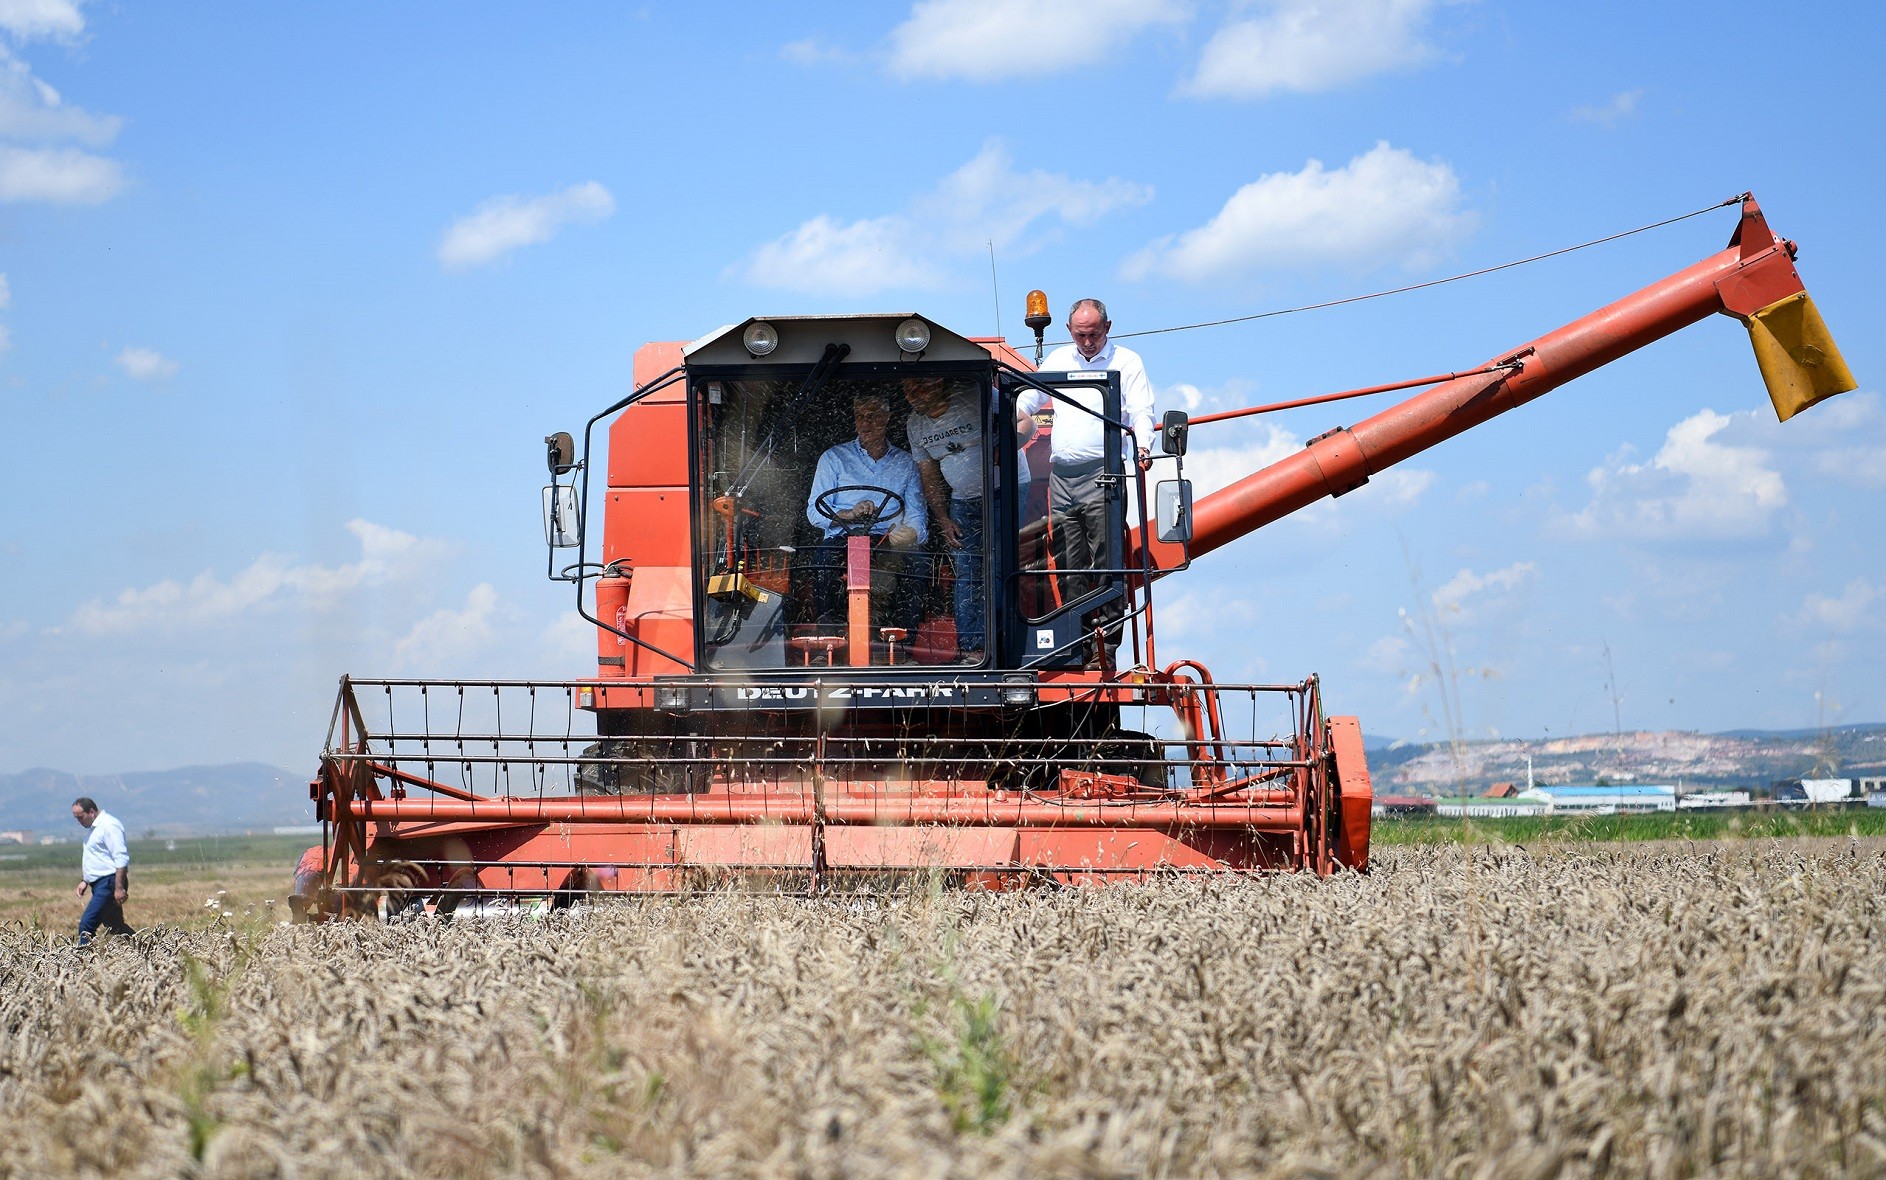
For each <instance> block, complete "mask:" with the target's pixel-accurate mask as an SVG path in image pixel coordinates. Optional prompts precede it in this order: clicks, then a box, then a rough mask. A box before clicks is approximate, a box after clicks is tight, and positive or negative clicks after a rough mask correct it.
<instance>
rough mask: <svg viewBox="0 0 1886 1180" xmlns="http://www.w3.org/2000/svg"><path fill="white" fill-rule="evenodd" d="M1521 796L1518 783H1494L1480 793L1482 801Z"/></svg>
mask: <svg viewBox="0 0 1886 1180" xmlns="http://www.w3.org/2000/svg"><path fill="white" fill-rule="evenodd" d="M1518 794H1519V784H1518V783H1494V784H1493V785H1492V786H1490V787H1488V788H1487V789H1486V790H1484V791H1482V792H1481V793H1480V797H1481V798H1482V799H1511V798H1513V797H1515V796H1516V795H1518Z"/></svg>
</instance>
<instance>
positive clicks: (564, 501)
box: [544, 434, 583, 549]
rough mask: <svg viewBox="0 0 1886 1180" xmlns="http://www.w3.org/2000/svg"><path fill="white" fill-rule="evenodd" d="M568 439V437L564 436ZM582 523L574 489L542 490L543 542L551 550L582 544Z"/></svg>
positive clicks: (557, 486) (559, 486)
mask: <svg viewBox="0 0 1886 1180" xmlns="http://www.w3.org/2000/svg"><path fill="white" fill-rule="evenodd" d="M563 437H564V438H566V439H567V438H569V437H570V436H569V435H567V434H566V435H564V436H563ZM582 533H583V521H582V517H581V515H580V514H579V513H578V511H577V508H576V489H575V488H573V487H570V486H569V485H567V484H551V485H550V486H549V487H547V488H545V489H544V541H545V542H546V543H547V544H549V546H550V547H551V548H552V549H574V548H576V547H577V546H578V545H581V544H582V543H583V537H582Z"/></svg>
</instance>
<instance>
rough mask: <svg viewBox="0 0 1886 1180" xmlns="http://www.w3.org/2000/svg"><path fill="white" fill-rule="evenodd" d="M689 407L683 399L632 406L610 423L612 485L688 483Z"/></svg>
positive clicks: (616, 486)
mask: <svg viewBox="0 0 1886 1180" xmlns="http://www.w3.org/2000/svg"><path fill="white" fill-rule="evenodd" d="M691 457H692V452H691V451H690V450H689V449H688V408H687V406H686V405H684V404H681V403H679V402H659V403H655V404H637V405H633V406H630V407H629V408H628V409H626V410H624V411H622V413H621V414H620V415H618V416H617V417H616V420H615V421H614V422H613V423H611V424H610V426H609V486H610V487H612V488H682V489H685V488H686V487H687V486H688V463H689V460H690V458H691Z"/></svg>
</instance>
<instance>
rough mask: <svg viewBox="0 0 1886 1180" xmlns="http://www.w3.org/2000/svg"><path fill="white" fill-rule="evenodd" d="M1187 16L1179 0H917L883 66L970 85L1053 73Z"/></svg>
mask: <svg viewBox="0 0 1886 1180" xmlns="http://www.w3.org/2000/svg"><path fill="white" fill-rule="evenodd" d="M1189 16H1190V8H1189V5H1187V4H1185V3H1182V2H1180V0H1031V2H1030V3H1025V4H1018V3H1015V2H1014V0H917V3H916V4H914V5H913V6H912V7H911V10H910V16H909V17H908V18H907V19H906V20H905V21H904V23H903V24H901V25H899V26H897V28H896V29H895V30H893V31H892V33H891V38H890V57H889V60H888V61H887V62H886V68H887V69H888V70H889V71H890V73H891V74H892V75H893V76H895V77H899V78H906V79H909V78H964V79H967V80H969V81H972V82H989V81H993V80H995V79H998V78H1012V77H1028V76H1038V75H1041V74H1044V73H1058V72H1061V71H1064V70H1071V69H1075V68H1077V67H1080V66H1087V65H1092V64H1094V63H1095V62H1098V61H1101V60H1103V59H1104V58H1105V57H1106V56H1107V55H1108V54H1109V53H1111V52H1112V51H1113V50H1114V49H1115V48H1117V47H1118V46H1121V45H1125V44H1127V43H1129V42H1131V41H1132V40H1133V39H1134V38H1135V37H1137V36H1139V35H1140V34H1141V33H1142V32H1143V31H1144V30H1146V29H1149V28H1152V27H1154V26H1156V25H1162V24H1178V23H1182V22H1183V21H1185V20H1186V19H1187V18H1188V17H1189Z"/></svg>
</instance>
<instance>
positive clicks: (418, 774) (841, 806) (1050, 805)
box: [314, 677, 1337, 911]
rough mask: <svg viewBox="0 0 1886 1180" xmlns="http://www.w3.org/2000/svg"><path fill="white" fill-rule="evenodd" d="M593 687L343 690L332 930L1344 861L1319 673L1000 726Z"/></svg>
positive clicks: (328, 826) (328, 778) (330, 858)
mask: <svg viewBox="0 0 1886 1180" xmlns="http://www.w3.org/2000/svg"><path fill="white" fill-rule="evenodd" d="M835 683H836V682H835V681H833V682H828V683H826V684H825V685H824V686H823V687H824V688H830V687H833V685H834V684H835ZM586 687H589V686H586V685H584V684H581V683H576V682H529V681H419V680H357V679H349V680H344V681H343V682H342V685H341V691H340V696H339V698H338V699H337V701H336V703H335V708H334V714H333V722H332V724H331V726H330V731H329V736H328V741H327V746H326V749H325V751H324V753H323V755H322V769H321V776H320V778H318V779H317V780H316V781H315V783H314V793H315V796H316V799H317V803H318V807H319V815H320V818H321V819H322V821H323V823H324V825H325V832H326V835H325V836H324V846H325V848H326V849H327V853H326V858H325V863H326V866H327V889H328V892H329V893H330V894H331V895H332V897H333V899H334V900H333V901H332V902H330V904H329V907H328V908H329V909H330V911H334V910H340V909H345V908H346V907H347V906H349V905H356V906H358V905H378V906H380V907H382V908H384V907H385V906H386V905H387V904H388V898H389V897H392V898H393V899H394V900H397V901H400V902H402V903H404V902H410V901H416V900H419V899H424V900H426V901H427V903H428V904H430V905H433V906H437V907H444V908H447V909H450V908H452V907H454V906H456V905H458V904H461V903H462V902H463V901H464V900H465V899H474V898H475V899H479V904H483V903H484V899H485V898H486V897H487V895H494V894H496V895H519V894H531V895H543V896H547V897H548V898H549V900H550V902H551V903H552V904H563V903H567V902H569V901H571V900H574V899H575V898H576V897H579V896H582V895H585V894H589V893H594V892H599V891H600V892H612V891H649V890H663V891H665V890H674V889H686V888H693V887H698V886H702V885H716V884H720V883H724V882H726V881H728V880H730V879H761V880H764V881H765V882H766V883H767V884H768V885H769V887H776V888H785V889H822V888H828V887H830V886H831V885H833V884H836V883H838V882H840V881H842V880H849V879H855V878H864V877H872V876H882V875H884V874H887V873H920V872H942V873H945V874H948V875H950V876H951V877H952V879H957V880H961V881H964V882H968V883H981V884H988V885H996V886H1009V885H1015V884H1019V883H1025V882H1026V881H1029V880H1054V881H1057V882H1061V883H1080V882H1086V881H1093V880H1104V879H1108V878H1115V877H1120V876H1140V875H1144V874H1147V873H1149V872H1161V871H1180V872H1183V871H1226V870H1244V869H1267V868H1317V869H1323V870H1326V869H1327V868H1328V867H1329V863H1328V862H1329V859H1330V855H1331V847H1332V842H1333V839H1334V837H1333V834H1332V832H1333V826H1332V825H1333V822H1334V818H1335V817H1334V815H1333V809H1334V808H1335V807H1336V806H1337V803H1336V792H1334V791H1333V790H1332V789H1330V784H1331V760H1330V756H1329V752H1328V749H1327V742H1326V732H1325V729H1324V725H1323V723H1322V717H1321V703H1320V699H1319V695H1318V686H1317V682H1316V681H1315V680H1314V679H1311V680H1308V681H1305V682H1303V683H1300V684H1290V685H1256V684H1212V683H1207V682H1201V681H1199V680H1194V679H1187V678H1183V677H1180V678H1167V679H1164V680H1161V681H1156V682H1151V683H1141V684H1125V683H1110V684H1106V685H1102V686H1091V685H1090V686H1086V687H1085V689H1084V690H1082V691H1077V692H1073V693H1070V694H1066V695H1067V696H1068V697H1069V698H1070V699H1065V700H1052V701H1046V702H1038V703H1036V704H1034V705H1033V706H1031V707H1025V708H1008V709H1000V710H995V709H984V710H972V709H961V708H958V709H945V708H925V707H916V708H909V709H895V710H892V709H878V710H867V709H842V708H825V709H819V708H807V709H798V710H775V711H761V710H752V709H739V710H733V709H729V710H721V711H703V712H693V713H685V712H684V713H679V714H677V713H667V712H660V711H656V710H647V709H636V710H606V711H603V712H601V713H598V712H597V711H594V710H591V709H588V708H585V707H584V705H583V702H584V699H585V698H584V697H583V695H582V694H583V691H584V689H585V688H586ZM1044 695H1045V694H1044ZM814 699H824V698H823V697H821V696H817V695H815V697H814ZM350 897H351V898H352V899H353V900H352V901H351V902H350V901H349V900H348V899H349V898H350Z"/></svg>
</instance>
